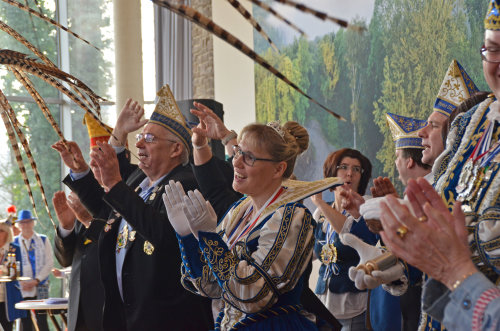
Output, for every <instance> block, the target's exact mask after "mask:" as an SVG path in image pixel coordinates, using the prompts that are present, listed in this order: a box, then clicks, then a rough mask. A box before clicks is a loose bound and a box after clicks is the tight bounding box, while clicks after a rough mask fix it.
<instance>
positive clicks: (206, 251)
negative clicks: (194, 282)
mask: <svg viewBox="0 0 500 331" xmlns="http://www.w3.org/2000/svg"><path fill="white" fill-rule="evenodd" d="M198 237H199V246H200V249H201V251H202V252H203V255H204V256H205V260H206V261H207V263H208V265H209V266H210V269H212V273H213V274H214V276H215V277H216V278H217V282H218V283H219V286H221V288H224V283H225V282H226V281H227V280H229V278H230V277H231V271H232V270H233V269H234V268H236V265H237V264H238V260H237V259H236V258H235V256H234V255H233V253H231V251H230V250H229V248H228V247H227V245H226V243H225V242H224V241H223V240H222V238H221V237H220V236H219V235H218V234H217V233H213V232H203V231H200V232H198ZM215 252H217V254H215ZM221 266H223V267H221Z"/></svg>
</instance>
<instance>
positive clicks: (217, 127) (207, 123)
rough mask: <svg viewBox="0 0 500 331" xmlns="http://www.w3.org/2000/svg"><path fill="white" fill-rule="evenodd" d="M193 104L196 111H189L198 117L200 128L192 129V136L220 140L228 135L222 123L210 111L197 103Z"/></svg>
mask: <svg viewBox="0 0 500 331" xmlns="http://www.w3.org/2000/svg"><path fill="white" fill-rule="evenodd" d="M193 104H194V106H195V107H196V108H197V109H191V114H193V115H195V116H196V117H198V119H199V120H200V124H202V125H201V126H197V127H195V128H193V135H199V136H202V137H206V138H209V139H217V140H221V139H222V138H224V137H225V136H226V135H227V134H228V133H230V131H229V130H228V129H227V128H226V126H225V125H224V122H222V120H221V119H220V118H219V117H218V116H217V115H216V114H215V113H214V112H213V111H212V109H210V108H208V107H207V106H205V105H203V104H201V103H199V102H194V103H193ZM197 145H199V144H197Z"/></svg>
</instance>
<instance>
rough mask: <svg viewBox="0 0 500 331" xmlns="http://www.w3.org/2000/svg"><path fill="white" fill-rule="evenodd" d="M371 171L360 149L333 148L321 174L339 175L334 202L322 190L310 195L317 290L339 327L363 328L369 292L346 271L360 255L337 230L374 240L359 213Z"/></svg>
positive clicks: (373, 243) (356, 261)
mask: <svg viewBox="0 0 500 331" xmlns="http://www.w3.org/2000/svg"><path fill="white" fill-rule="evenodd" d="M371 171H372V165H371V163H370V161H369V160H368V159H367V158H366V157H365V156H364V155H363V154H361V153H360V152H359V151H357V150H354V149H350V148H343V149H340V150H338V151H336V152H333V153H331V154H330V155H328V157H327V158H326V160H325V163H324V165H323V174H324V176H325V178H327V177H339V178H340V179H342V180H343V182H344V185H343V186H338V187H337V188H335V190H334V194H335V200H334V201H333V202H326V201H324V200H323V198H322V195H321V194H316V195H315V196H313V197H312V201H313V203H314V204H315V205H316V206H317V207H318V209H316V211H315V212H314V219H315V220H316V221H317V222H318V226H317V228H316V233H315V237H316V245H315V249H314V251H315V253H316V255H317V257H318V258H319V259H320V260H321V262H322V265H321V267H320V271H319V279H318V284H317V286H316V294H317V295H318V297H319V298H320V299H321V301H322V302H323V304H324V305H325V306H326V307H327V308H328V309H329V310H330V312H331V313H332V314H333V315H334V316H335V317H336V318H337V319H338V320H339V321H340V323H341V324H342V326H343V327H342V330H365V329H366V328H365V311H366V306H367V299H368V294H367V292H366V291H360V290H358V289H356V287H355V286H354V282H352V281H351V280H350V279H349V275H348V271H349V268H350V267H352V266H356V265H357V264H358V263H359V256H358V253H357V252H356V251H355V250H354V249H353V248H351V247H349V246H345V245H344V244H342V243H341V241H340V237H339V234H341V233H352V234H355V235H356V236H358V237H359V238H361V239H362V240H364V241H365V242H366V243H368V244H370V245H375V244H376V242H377V238H376V235H375V234H373V233H371V232H370V230H369V229H368V227H367V226H366V223H365V221H364V220H363V218H362V217H361V215H360V214H359V205H360V204H361V203H362V202H364V199H363V198H362V195H363V194H364V192H365V191H366V187H367V186H368V181H369V180H370V177H371ZM346 198H347V199H346ZM347 201H350V203H347ZM352 201H355V203H352ZM325 220H326V221H327V222H325Z"/></svg>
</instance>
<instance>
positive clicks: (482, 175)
mask: <svg viewBox="0 0 500 331" xmlns="http://www.w3.org/2000/svg"><path fill="white" fill-rule="evenodd" d="M490 9H491V5H490ZM487 28H488V27H487ZM461 70H463V68H461ZM447 78H449V79H453V77H452V76H447ZM469 80H470V78H469ZM445 82H446V79H445ZM443 84H444V83H443ZM471 84H472V85H473V83H472V82H471V81H470V83H467V84H466V86H469V87H470V86H472V85H471ZM474 87H475V86H474ZM441 91H442V92H443V89H442V90H441ZM448 95H450V94H449V93H448ZM496 105H498V103H497V102H496V100H495V98H494V97H493V95H491V96H490V97H489V98H487V99H486V100H484V101H483V102H482V103H480V104H479V105H476V106H474V107H473V108H472V109H471V110H469V111H468V112H467V113H465V114H461V115H459V116H458V117H457V118H456V119H455V120H454V121H453V123H452V126H451V129H450V133H449V134H448V138H447V141H446V149H445V151H444V152H443V153H442V154H441V155H440V156H439V157H438V158H437V159H436V162H435V164H434V168H433V172H434V186H435V189H436V191H437V192H438V193H439V194H440V195H441V197H442V198H443V200H444V201H445V203H446V205H447V206H448V208H449V209H450V210H451V209H452V207H453V204H454V203H455V202H456V201H457V200H459V199H460V200H462V201H463V207H462V208H463V209H464V211H465V213H466V225H467V229H468V231H469V237H468V239H469V246H470V248H471V252H472V259H473V262H474V263H475V264H476V266H477V267H478V269H479V270H480V271H481V272H482V273H483V274H485V275H486V276H487V277H488V278H490V280H492V281H493V282H494V283H496V282H497V281H498V280H499V279H500V278H499V274H500V268H499V266H500V259H499V257H500V245H499V243H498V238H499V237H500V222H498V219H499V217H500V209H499V208H500V205H499V201H498V195H499V193H500V176H499V174H498V170H499V164H498V162H499V161H500V160H499V159H498V157H496V156H497V155H498V154H497V153H498V151H499V148H498V136H499V134H500V127H499V125H498V123H497V122H498V119H495V118H494V116H495V115H496V117H497V118H498V114H499V109H498V106H496ZM495 106H496V107H495ZM492 108H496V109H495V110H492ZM434 282H436V281H435V280H433V279H432V278H431V279H429V280H427V282H426V284H424V296H425V295H432V294H431V293H429V290H430V288H431V287H432V284H433V283H434ZM447 293H448V292H447ZM434 295H436V294H435V293H434ZM445 296H446V298H445V299H444V300H449V298H448V297H447V294H446V295H445ZM425 308H426V307H424V309H425ZM433 317H435V318H436V319H433V318H432V317H431V316H429V315H427V314H425V313H423V314H422V321H421V324H420V330H432V329H443V328H442V327H441V325H440V323H439V322H438V320H442V318H443V316H442V312H441V313H440V314H438V316H433Z"/></svg>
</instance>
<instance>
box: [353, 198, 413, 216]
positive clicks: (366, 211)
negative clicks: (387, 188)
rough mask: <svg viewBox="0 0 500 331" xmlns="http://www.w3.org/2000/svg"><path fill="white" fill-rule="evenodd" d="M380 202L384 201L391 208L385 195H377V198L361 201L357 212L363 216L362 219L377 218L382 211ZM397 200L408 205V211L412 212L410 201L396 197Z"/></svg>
mask: <svg viewBox="0 0 500 331" xmlns="http://www.w3.org/2000/svg"><path fill="white" fill-rule="evenodd" d="M381 202H385V203H386V204H387V205H388V206H389V208H391V205H390V204H389V203H387V200H386V198H385V197H379V198H373V199H367V200H366V201H365V203H363V204H362V205H361V206H360V207H359V213H360V214H361V215H362V216H363V217H364V219H376V220H379V219H380V213H381V211H382V208H381V207H380V203H381ZM398 202H399V203H400V204H401V205H404V206H406V207H408V209H409V210H410V212H411V213H413V209H412V207H411V203H410V201H408V200H404V199H398ZM413 214H414V213H413Z"/></svg>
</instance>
